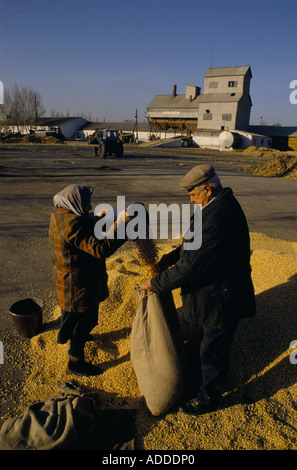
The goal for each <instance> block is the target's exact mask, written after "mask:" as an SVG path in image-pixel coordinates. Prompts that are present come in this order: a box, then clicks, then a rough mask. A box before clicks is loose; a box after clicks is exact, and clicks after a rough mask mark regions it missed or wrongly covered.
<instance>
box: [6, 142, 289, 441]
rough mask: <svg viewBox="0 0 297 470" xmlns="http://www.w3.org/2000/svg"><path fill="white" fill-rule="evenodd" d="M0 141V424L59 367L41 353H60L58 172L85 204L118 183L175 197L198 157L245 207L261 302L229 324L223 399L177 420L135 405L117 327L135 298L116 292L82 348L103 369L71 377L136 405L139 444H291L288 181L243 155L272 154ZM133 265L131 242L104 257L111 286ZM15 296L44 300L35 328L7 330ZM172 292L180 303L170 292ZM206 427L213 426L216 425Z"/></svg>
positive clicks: (154, 198) (45, 389)
mask: <svg viewBox="0 0 297 470" xmlns="http://www.w3.org/2000/svg"><path fill="white" fill-rule="evenodd" d="M0 147H1V148H0V151H1V186H0V197H1V223H0V240H1V267H2V269H1V299H0V316H1V323H0V341H2V343H3V346H4V364H3V365H0V371H1V377H0V381H1V382H0V391H1V403H0V418H1V419H0V426H1V424H2V423H3V422H5V420H6V419H8V418H9V417H11V416H16V415H18V414H19V413H20V412H22V411H23V410H24V408H25V407H26V406H28V405H29V404H31V403H32V402H34V401H36V400H40V399H45V398H46V396H47V395H48V394H49V393H53V391H54V388H53V387H54V385H53V384H54V382H53V381H55V380H56V381H58V379H59V380H65V374H64V372H61V373H60V371H59V372H58V371H57V364H58V362H56V363H54V365H49V364H48V365H47V359H48V357H49V355H50V356H52V358H53V360H55V358H56V361H60V358H58V357H57V356H56V354H57V353H56V344H55V335H56V329H57V319H58V317H59V311H58V309H57V305H56V298H55V294H54V291H53V285H52V277H51V276H52V265H51V256H50V247H49V243H48V224H49V216H50V212H51V210H52V197H53V195H54V194H55V193H56V192H58V191H60V190H61V189H63V188H64V187H65V186H66V185H68V184H70V183H83V184H91V185H92V186H94V197H93V207H95V206H96V205H97V204H99V203H100V202H107V203H109V204H111V205H112V206H113V207H114V208H116V198H117V196H118V195H121V196H125V198H126V202H127V204H128V203H131V202H143V203H144V204H145V205H148V204H150V203H158V204H159V203H161V202H165V203H167V204H169V203H173V202H176V203H178V204H182V203H187V202H188V199H187V195H186V194H184V193H182V192H181V191H180V190H179V186H178V183H179V181H180V179H181V178H182V176H183V175H184V174H185V173H186V172H187V171H188V170H189V169H190V168H191V167H192V166H194V165H196V164H199V163H205V162H210V163H212V164H213V165H214V166H215V168H216V170H217V171H218V173H219V175H220V177H221V179H222V183H223V185H224V186H230V187H232V189H233V191H234V193H235V195H236V197H237V198H238V200H239V202H240V203H241V205H242V207H243V209H244V211H245V213H246V216H247V220H248V223H249V227H250V232H251V241H252V250H253V257H252V263H253V265H254V269H253V272H254V284H255V287H256V293H257V303H258V305H259V307H260V310H261V309H262V312H264V313H262V314H261V316H260V319H257V320H255V322H251V324H247V325H244V331H243V330H240V331H239V333H238V336H237V338H236V341H235V346H234V348H235V349H234V357H237V356H238V349H239V350H240V353H241V358H243V359H242V360H243V361H244V366H243V364H242V363H241V362H240V361H239V362H238V361H236V360H235V361H234V364H233V367H232V368H231V372H230V377H229V389H228V390H227V392H226V397H227V405H228V406H227V405H226V407H225V409H224V410H220V411H219V412H216V413H215V414H213V415H212V416H211V417H210V416H209V415H207V416H206V417H199V418H197V419H194V418H190V419H189V420H183V418H182V417H181V416H180V415H179V414H178V412H176V411H174V412H172V413H169V414H168V415H167V416H166V417H165V418H162V419H158V420H156V419H153V418H149V417H147V415H146V413H145V410H144V408H143V405H142V404H141V400H140V397H139V393H138V391H137V384H136V383H135V377H133V370H131V364H130V361H129V331H130V330H131V321H132V318H133V308H134V307H132V310H131V305H132V306H133V305H134V303H135V298H127V299H124V298H122V299H121V308H122V313H121V315H120V317H119V319H118V322H116V324H115V325H114V327H113V331H114V332H116V331H117V332H118V336H116V335H115V336H114V337H113V339H112V340H111V341H110V338H109V339H108V341H107V343H108V344H107V346H106V344H101V346H99V350H101V353H102V355H101V356H100V355H99V356H98V355H97V354H98V353H97V349H96V351H95V350H94V348H93V349H91V350H90V351H89V354H90V357H91V358H93V359H94V358H95V360H98V361H99V362H103V363H105V364H107V363H108V364H109V366H108V367H107V366H106V373H105V374H103V375H104V376H105V378H101V379H100V382H98V383H97V382H96V383H91V382H83V385H84V386H86V387H91V388H92V389H97V388H99V389H100V390H101V395H100V398H101V399H102V401H103V406H106V405H104V401H105V402H106V403H107V404H108V405H109V406H111V407H118V406H120V405H121V404H122V406H124V407H127V406H128V407H133V408H136V410H137V420H136V423H137V436H136V437H137V439H136V440H137V446H138V448H139V449H142V448H145V449H159V450H162V449H163V450H164V449H165V450H166V449H171V450H174V449H205V450H206V449H228V450H232V449H249V450H253V449H255V450H256V449H261V450H265V449H278V450H280V449H294V450H296V449H297V431H296V422H297V421H296V415H297V396H296V381H297V366H296V365H292V364H290V362H289V359H288V356H286V354H287V353H288V351H287V348H288V347H289V343H290V340H291V341H293V340H295V339H297V331H296V323H297V322H296V320H297V319H296V311H297V310H296V303H297V300H296V292H297V290H296V275H297V265H296V254H297V248H296V246H297V245H296V240H297V215H296V190H297V182H296V179H295V177H294V174H293V175H291V177H290V176H289V175H288V174H283V175H282V177H275V176H273V175H272V174H267V175H266V176H263V173H262V174H261V173H259V170H257V171H258V173H256V174H255V172H254V174H253V172H251V171H250V169H251V167H255V166H258V165H259V163H262V164H263V165H267V164H269V163H271V162H272V161H273V159H274V158H275V155H271V154H269V155H268V154H267V153H265V152H264V153H263V154H262V155H259V153H258V154H255V153H253V152H252V151H251V152H250V153H249V152H218V151H210V150H201V149H193V148H181V149H165V148H148V147H141V146H139V145H126V146H125V154H124V158H122V159H116V158H115V157H108V158H106V159H104V160H103V159H100V158H98V157H97V158H95V157H93V155H92V149H91V148H90V146H88V145H87V144H81V143H77V144H75V143H72V144H63V145H39V144H27V145H18V144H5V145H4V144H3V145H0ZM278 157H279V155H278ZM247 168H249V170H247ZM170 243H171V244H170ZM171 245H172V242H168V243H167V244H166V242H163V243H161V244H160V247H161V248H160V249H161V251H162V250H169V249H170V248H171ZM131 263H132V264H131ZM133 263H134V264H133ZM119 266H121V269H119ZM135 266H137V254H136V253H135V247H133V246H131V245H129V246H127V247H126V248H125V250H124V251H121V252H118V253H116V255H115V256H114V257H112V258H111V259H110V260H109V271H110V275H111V280H112V292H113V293H114V296H116V290H115V289H116V286H117V285H118V283H119V282H120V281H119V278H120V277H121V276H124V283H126V284H124V286H125V289H129V288H130V287H131V284H130V283H132V284H133V282H134V283H135V279H133V276H129V275H127V273H129V272H130V273H133V272H135ZM137 280H139V279H137ZM121 282H122V281H121ZM26 297H38V298H41V299H42V300H43V301H44V312H43V315H44V331H43V333H42V334H41V335H38V336H37V337H35V338H33V339H32V340H21V339H20V338H19V336H18V334H17V332H16V330H15V328H14V325H13V323H12V320H11V316H10V315H9V307H10V306H11V305H12V304H13V303H14V302H15V301H17V300H19V299H22V298H26ZM175 301H176V305H177V308H179V309H181V308H182V307H181V305H180V299H179V296H178V293H176V295H175ZM133 302H134V303H133ZM271 305H273V307H274V308H271ZM276 306H277V308H278V310H277V309H276V310H275V308H276ZM106 308H107V307H106ZM103 312H104V311H103ZM280 312H281V315H282V316H281V317H280V316H279V313H280ZM272 324H273V327H272ZM98 328H99V329H98V330H96V332H95V333H96V334H97V335H98V341H99V339H100V340H101V342H102V343H104V340H107V336H108V335H109V334H111V333H112V332H111V331H110V325H109V322H108V319H107V318H105V317H104V313H103V316H102V322H101V324H100V325H98ZM267 331H268V332H267ZM120 332H122V333H120ZM256 332H258V334H256ZM244 333H246V334H247V337H246V336H245V335H244ZM102 335H103V336H102ZM104 335H105V336H104ZM274 335H275V336H274ZM99 337H100V338H99ZM99 343H100V341H99ZM96 344H97V343H96ZM252 344H253V345H254V348H251V345H252ZM104 346H105V349H104ZM249 348H251V349H249ZM256 348H258V352H259V354H258V355H257V354H256ZM263 348H264V350H265V353H264V352H263ZM46 354H47V356H46ZM63 354H64V353H63ZM63 354H62V356H61V357H64V356H63ZM39 360H40V362H39ZM49 362H50V361H49ZM62 364H63V363H62ZM110 364H113V366H114V367H110ZM62 369H63V367H62ZM63 371H64V369H63ZM113 374H115V375H113ZM123 375H124V376H126V377H129V378H130V384H127V383H126V382H123V383H121V380H122V377H123ZM115 382H116V383H117V385H115ZM256 383H257V384H259V383H260V386H256V385H255V384H256ZM111 384H112V385H111ZM239 384H240V385H239ZM231 391H233V392H234V391H235V392H234V393H233V394H232V393H231ZM230 396H231V398H229V397H230ZM228 400H229V401H228ZM123 403H125V404H124V405H123ZM216 428H217V430H216ZM218 429H221V430H222V429H224V431H222V432H221V435H220V434H219V433H218ZM181 431H182V434H183V437H181V434H180V432H181ZM194 435H195V438H193V436H194ZM252 436H254V437H252Z"/></svg>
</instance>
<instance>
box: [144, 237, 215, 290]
mask: <svg viewBox="0 0 297 470" xmlns="http://www.w3.org/2000/svg"><path fill="white" fill-rule="evenodd" d="M217 250H218V247H217V240H216V237H209V238H208V240H207V239H205V241H204V243H203V249H202V248H199V249H198V250H193V251H192V250H187V251H184V254H183V256H182V257H181V258H180V260H179V261H177V262H176V263H175V265H174V266H172V267H171V268H169V269H166V271H163V272H162V273H160V274H159V275H158V276H155V277H154V278H153V279H152V280H151V284H152V286H153V287H154V289H155V290H156V291H157V292H164V291H170V290H173V289H177V288H179V287H184V286H187V285H189V283H191V282H193V281H194V280H195V283H196V284H198V283H199V281H200V280H203V276H204V275H205V273H206V272H209V270H210V269H214V268H213V267H214V266H215V263H216V254H217Z"/></svg>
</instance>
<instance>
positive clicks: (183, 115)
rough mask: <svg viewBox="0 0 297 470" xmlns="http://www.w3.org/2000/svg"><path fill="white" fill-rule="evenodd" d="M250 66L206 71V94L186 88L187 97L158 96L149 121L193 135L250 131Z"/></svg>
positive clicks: (195, 88)
mask: <svg viewBox="0 0 297 470" xmlns="http://www.w3.org/2000/svg"><path fill="white" fill-rule="evenodd" d="M251 78H252V73H251V68H250V66H242V67H219V68H210V69H208V70H207V72H206V74H205V77H204V93H203V94H201V88H200V87H198V86H194V85H186V93H185V94H180V95H179V94H177V88H176V85H174V86H173V91H172V93H171V94H170V95H156V96H155V97H154V98H153V99H152V101H151V102H150V103H149V105H148V107H147V114H148V117H149V119H150V121H151V122H152V123H153V124H154V125H155V126H156V127H157V128H158V129H160V130H162V131H166V130H168V129H170V128H171V129H173V130H175V131H178V132H185V131H186V132H188V133H193V132H195V131H197V130H216V131H219V130H220V131H222V130H230V129H232V130H235V129H237V130H247V129H248V126H249V120H250V113H251V106H252V101H251V97H250V80H251Z"/></svg>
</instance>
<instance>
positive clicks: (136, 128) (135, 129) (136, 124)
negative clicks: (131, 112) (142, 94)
mask: <svg viewBox="0 0 297 470" xmlns="http://www.w3.org/2000/svg"><path fill="white" fill-rule="evenodd" d="M137 117H138V111H137V109H136V113H135V123H134V128H133V134H134V133H136V140H137V139H138V122H137Z"/></svg>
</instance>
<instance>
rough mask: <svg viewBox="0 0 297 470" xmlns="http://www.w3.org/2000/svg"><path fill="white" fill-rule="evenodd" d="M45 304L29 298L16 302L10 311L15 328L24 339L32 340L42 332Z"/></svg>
mask: <svg viewBox="0 0 297 470" xmlns="http://www.w3.org/2000/svg"><path fill="white" fill-rule="evenodd" d="M42 308H43V302H42V300H40V299H35V298H29V299H24V300H19V301H18V302H15V303H14V304H13V305H12V306H11V307H10V309H9V313H10V314H11V316H12V319H13V322H14V326H15V327H16V330H17V332H18V333H19V335H20V336H21V337H22V338H32V336H35V335H36V334H38V333H39V332H40V331H41V327H42Z"/></svg>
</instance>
